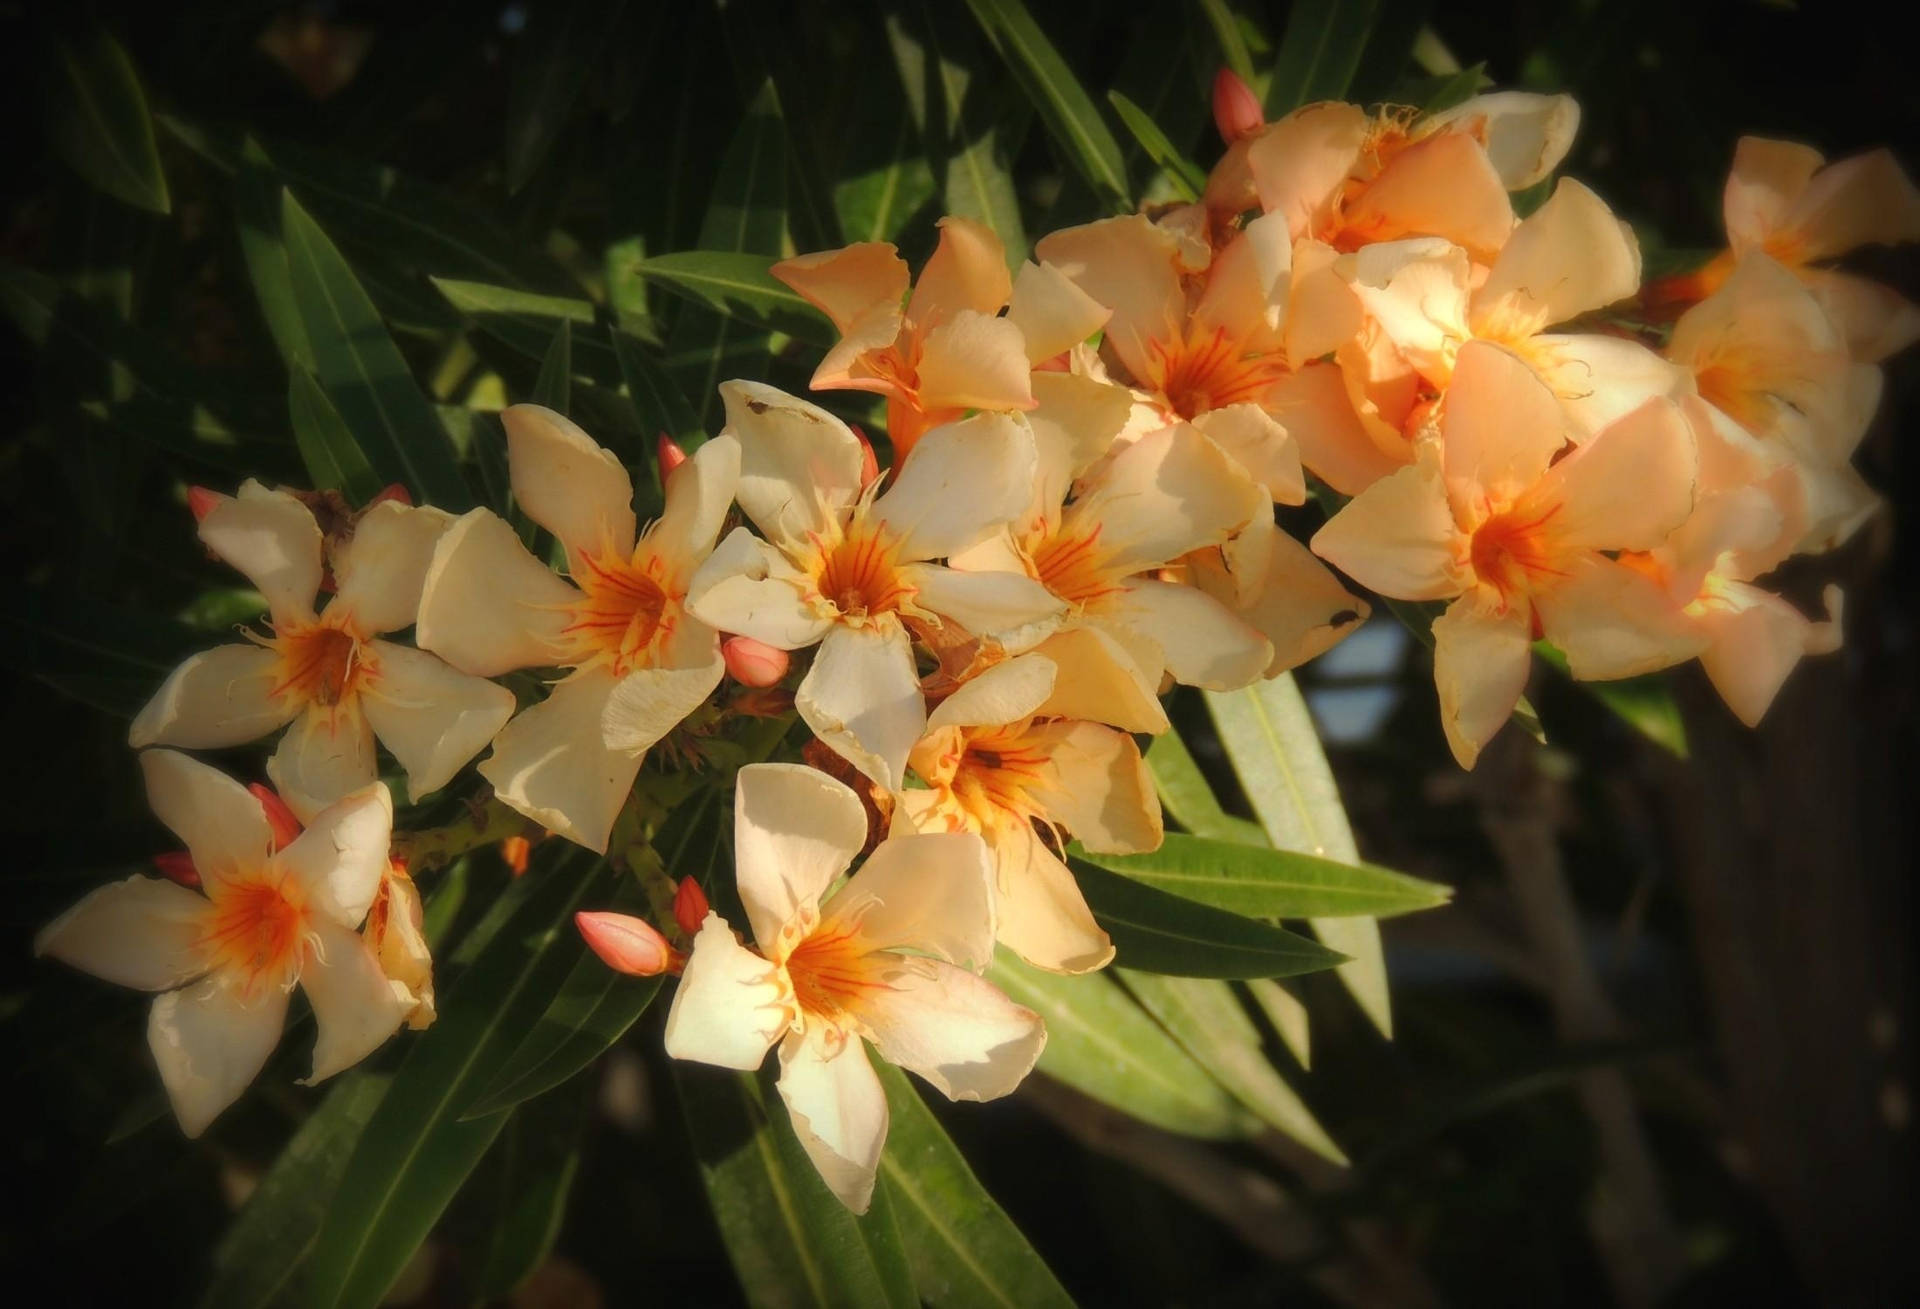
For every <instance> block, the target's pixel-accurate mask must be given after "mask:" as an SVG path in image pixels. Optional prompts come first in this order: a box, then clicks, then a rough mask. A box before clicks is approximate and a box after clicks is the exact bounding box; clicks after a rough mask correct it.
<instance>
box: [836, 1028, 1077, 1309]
mask: <svg viewBox="0 0 1920 1309" xmlns="http://www.w3.org/2000/svg"><path fill="white" fill-rule="evenodd" d="M874 1071H875V1072H877V1073H879V1074H880V1084H881V1085H882V1086H883V1087H885V1088H886V1091H887V1110H888V1115H889V1119H890V1121H889V1123H888V1126H887V1149H886V1153H885V1154H883V1155H882V1156H881V1157H880V1174H881V1176H882V1177H884V1178H885V1179H886V1185H887V1191H888V1193H889V1194H890V1196H891V1197H892V1200H893V1211H894V1216H895V1219H896V1221H897V1222H898V1224H899V1227H900V1234H901V1236H902V1237H903V1238H904V1239H905V1245H906V1249H907V1255H908V1258H909V1259H910V1261H911V1263H912V1265H913V1282H914V1286H915V1287H916V1288H917V1289H918V1290H919V1293H920V1298H921V1299H923V1300H925V1301H926V1302H927V1303H928V1304H930V1305H932V1306H934V1309H975V1306H984V1305H1004V1306H1006V1309H1045V1307H1046V1306H1059V1307H1060V1309H1070V1306H1071V1305H1072V1304H1073V1299H1072V1297H1071V1296H1069V1295H1068V1294H1067V1292H1066V1290H1065V1288H1063V1287H1062V1286H1061V1285H1060V1283H1059V1281H1058V1280H1056V1279H1055V1277H1054V1275H1053V1271H1052V1270H1051V1269H1049V1268H1048V1267H1047V1265H1046V1263H1045V1261H1044V1260H1042V1259H1041V1258H1040V1256H1039V1254H1038V1253H1037V1252H1036V1251H1035V1250H1034V1248H1033V1247H1032V1246H1031V1245H1029V1244H1028V1243H1027V1238H1026V1237H1025V1236H1023V1235H1021V1232H1020V1229H1019V1228H1018V1227H1016V1226H1014V1224H1013V1220H1012V1219H1010V1218H1008V1217H1007V1215H1006V1212H1005V1211H1004V1210H1002V1209H1001V1208H1000V1206H999V1205H998V1204H997V1203H995V1201H994V1198H993V1197H992V1196H991V1195H989V1194H987V1191H986V1188H984V1187H983V1186H981V1185H980V1182H979V1179H977V1178H976V1177H974V1175H973V1170H972V1169H971V1168H969V1167H967V1161H966V1159H965V1158H964V1157H963V1156H962V1155H961V1153H960V1151H959V1150H958V1149H956V1148H955V1146H954V1144H953V1141H952V1139H951V1138H949V1137H948V1136H947V1133H946V1131H945V1129H944V1128H942V1127H941V1126H940V1120H939V1119H937V1118H935V1117H934V1116H933V1114H932V1112H931V1111H930V1110H928V1108H927V1106H926V1103H925V1101H923V1100H921V1098H920V1094H919V1092H918V1091H916V1090H915V1089H914V1086H913V1082H912V1080H911V1079H910V1078H908V1076H907V1075H906V1074H905V1073H903V1072H901V1071H900V1070H899V1069H897V1068H895V1067H894V1066H893V1065H892V1064H889V1063H887V1062H885V1061H884V1060H882V1061H878V1062H876V1063H875V1065H874Z"/></svg>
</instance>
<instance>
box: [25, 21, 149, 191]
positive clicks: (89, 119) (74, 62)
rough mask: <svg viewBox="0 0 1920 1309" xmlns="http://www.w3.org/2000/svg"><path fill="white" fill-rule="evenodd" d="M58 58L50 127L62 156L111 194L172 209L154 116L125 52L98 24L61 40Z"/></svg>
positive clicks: (138, 78) (55, 147) (75, 169)
mask: <svg viewBox="0 0 1920 1309" xmlns="http://www.w3.org/2000/svg"><path fill="white" fill-rule="evenodd" d="M55 62H56V68H57V70H58V74H59V78H58V94H57V97H56V102H55V104H54V106H53V108H52V111H51V112H50V114H49V115H48V126H49V128H50V129H51V131H52V134H53V145H54V149H55V150H56V151H57V152H58V153H59V155H60V158H61V159H62V160H64V161H65V162H66V163H67V165H68V166H69V167H71V168H72V169H73V170H74V171H75V172H76V173H78V174H80V176H82V177H84V178H85V179H86V180H87V181H88V182H90V183H92V184H93V185H94V186H96V187H98V188H99V189H100V190H102V191H105V192H106V193H107V194H108V195H110V196H112V197H114V199H116V200H122V201H125V202H126V203H127V204H130V205H132V206H134V207H135V208H137V209H145V210H147V211H149V212H150V213H156V214H164V213H167V212H169V211H170V210H171V208H172V203H171V201H170V200H169V199H168V197H167V178H166V174H165V173H163V172H162V171H161V170H160V151H159V149H158V148H157V147H156V145H155V144H154V139H153V118H152V116H151V115H149V114H148V112H147V96H146V92H144V91H142V90H141V89H140V77H139V75H138V74H137V73H135V72H134V70H133V61H132V60H130V59H128V58H127V52H126V51H125V50H123V49H121V48H120V43H119V42H117V41H115V40H114V39H113V37H112V36H110V35H108V33H107V31H106V29H104V28H102V27H100V26H98V25H95V26H94V27H92V29H91V30H90V32H89V33H88V35H87V36H86V37H85V38H84V39H83V44H81V45H79V46H74V45H69V44H67V43H66V42H64V41H63V42H61V43H60V46H59V51H58V54H57V57H56V61H55Z"/></svg>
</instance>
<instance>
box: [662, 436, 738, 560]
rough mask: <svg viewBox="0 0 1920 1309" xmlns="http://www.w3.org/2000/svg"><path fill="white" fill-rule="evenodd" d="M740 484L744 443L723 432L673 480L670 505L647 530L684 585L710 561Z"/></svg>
mask: <svg viewBox="0 0 1920 1309" xmlns="http://www.w3.org/2000/svg"><path fill="white" fill-rule="evenodd" d="M739 485H740V443H739V442H738V441H736V440H735V439H734V438H733V437H731V436H728V435H726V434H725V433H722V434H721V435H719V436H716V437H714V438H713V439H712V440H711V441H707V442H705V443H704V444H703V445H701V447H700V448H699V449H698V450H695V451H694V452H693V454H692V455H691V456H689V457H688V459H687V462H685V463H684V464H681V465H680V466H679V467H678V468H676V469H674V470H673V472H672V473H670V474H669V475H668V476H667V507H666V510H665V512H664V513H662V514H661V515H660V521H658V522H657V523H655V524H654V525H653V526H652V527H650V528H648V529H647V537H646V540H647V545H648V546H650V547H651V548H652V549H653V550H654V552H655V553H657V554H658V555H659V556H660V557H661V558H662V559H665V560H666V561H667V562H668V565H669V573H670V575H671V576H672V577H674V578H676V579H679V580H680V581H682V582H684V581H685V579H687V578H690V577H692V576H693V571H694V569H696V568H697V567H699V566H700V563H701V562H702V561H703V560H704V559H706V557H707V556H708V555H710V554H712V553H713V543H714V541H715V540H717V539H718V538H719V536H720V528H721V526H722V525H724V524H725V523H726V521H727V511H728V510H729V509H731V508H733V495H734V492H735V490H737V489H738V488H739Z"/></svg>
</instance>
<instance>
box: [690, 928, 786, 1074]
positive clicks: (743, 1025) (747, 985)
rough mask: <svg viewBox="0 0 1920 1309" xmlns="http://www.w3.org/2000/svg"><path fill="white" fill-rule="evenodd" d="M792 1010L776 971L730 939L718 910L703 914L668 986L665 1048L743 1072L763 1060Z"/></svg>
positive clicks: (729, 930) (782, 979) (778, 1036)
mask: <svg viewBox="0 0 1920 1309" xmlns="http://www.w3.org/2000/svg"><path fill="white" fill-rule="evenodd" d="M793 1012H794V1009H793V997H792V995H791V994H790V993H789V992H788V989H787V985H786V982H785V980H784V978H783V976H782V974H781V972H780V970H779V969H778V968H775V967H774V966H773V965H772V964H770V963H768V962H767V961H766V960H765V959H762V958H761V957H760V956H759V955H757V954H755V953H754V952H753V951H751V950H749V949H747V948H746V947H745V946H743V945H741V944H740V943H739V942H738V941H736V940H734V939H733V931H732V929H730V928H729V927H728V926H727V924H726V921H725V920H724V919H722V918H721V917H720V915H719V914H715V913H709V914H708V915H707V917H706V921H705V922H703V923H702V924H701V925H700V931H699V933H698V934H697V935H696V936H695V937H694V938H693V948H692V950H691V952H690V953H689V954H688V956H687V968H686V971H685V972H684V973H682V974H681V976H680V983H679V985H678V986H676V987H675V988H674V992H673V1007H672V1008H671V1009H669V1010H668V1011H667V1033H666V1050H667V1053H668V1054H669V1055H672V1056H673V1057H674V1058H675V1059H691V1060H693V1061H695V1062H696V1063H703V1064H715V1065H718V1066H719V1067H721V1068H737V1069H739V1070H741V1071H742V1072H749V1071H751V1070H753V1069H755V1068H758V1067H759V1066H760V1064H761V1062H762V1061H763V1060H765V1059H766V1057H767V1051H769V1050H771V1049H772V1048H773V1043H774V1042H775V1041H778V1040H779V1039H780V1035H781V1033H783V1032H785V1031H786V1030H787V1025H788V1023H790V1022H791V1021H792V1018H793Z"/></svg>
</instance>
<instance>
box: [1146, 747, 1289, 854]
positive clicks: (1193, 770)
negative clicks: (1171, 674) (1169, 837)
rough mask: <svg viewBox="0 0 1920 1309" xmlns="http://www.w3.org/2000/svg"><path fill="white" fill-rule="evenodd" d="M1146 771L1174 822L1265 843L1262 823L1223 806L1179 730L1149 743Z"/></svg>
mask: <svg viewBox="0 0 1920 1309" xmlns="http://www.w3.org/2000/svg"><path fill="white" fill-rule="evenodd" d="M1146 760H1147V771H1148V772H1149V773H1150V774H1152V776H1153V789H1154V790H1155V791H1157V792H1159V794H1160V803H1161V805H1162V806H1163V807H1164V808H1165V809H1166V811H1167V812H1168V813H1169V814H1171V815H1173V819H1174V821H1175V822H1177V823H1179V824H1180V826H1182V827H1184V828H1186V829H1187V830H1188V831H1189V832H1192V833H1193V834H1194V835H1196V836H1211V837H1214V838H1216V839H1218V840H1222V841H1238V842H1240V843H1241V844H1242V845H1265V844H1266V843H1267V834H1266V833H1265V832H1263V831H1261V830H1260V824H1258V823H1250V822H1248V821H1247V820H1246V819H1244V818H1235V817H1234V816H1233V815H1232V814H1230V813H1228V812H1227V811H1226V810H1224V809H1222V808H1221V807H1220V802H1219V801H1218V800H1217V799H1215V798H1214V794H1213V788H1212V787H1210V786H1208V785H1207V779H1206V778H1205V777H1204V776H1202V775H1201V773H1200V765H1198V764H1196V763H1195V762H1194V761H1193V755H1192V754H1190V753H1189V752H1188V750H1187V743H1186V742H1185V741H1183V740H1181V739H1180V734H1179V733H1178V732H1163V733H1161V734H1160V735H1159V736H1156V737H1154V738H1153V744H1152V745H1150V746H1148V747H1147V753H1146Z"/></svg>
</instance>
